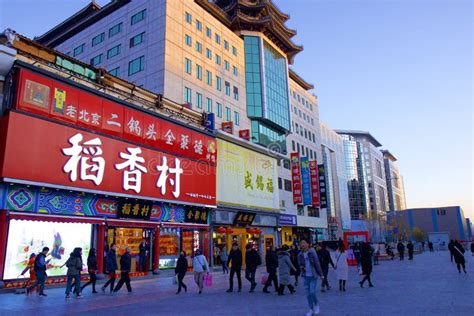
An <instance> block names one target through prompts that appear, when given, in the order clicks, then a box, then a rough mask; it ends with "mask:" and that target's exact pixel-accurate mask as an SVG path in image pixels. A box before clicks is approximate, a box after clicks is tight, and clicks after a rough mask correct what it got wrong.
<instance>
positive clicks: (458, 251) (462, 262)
mask: <svg viewBox="0 0 474 316" xmlns="http://www.w3.org/2000/svg"><path fill="white" fill-rule="evenodd" d="M464 252H465V250H464V247H463V246H462V245H461V244H460V243H459V242H458V241H457V240H456V241H454V242H453V256H454V262H456V266H457V268H458V272H459V273H461V267H462V269H463V271H464V273H467V271H466V259H465V258H464Z"/></svg>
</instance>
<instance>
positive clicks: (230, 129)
mask: <svg viewBox="0 0 474 316" xmlns="http://www.w3.org/2000/svg"><path fill="white" fill-rule="evenodd" d="M222 130H223V131H224V132H226V133H229V134H233V133H234V123H233V122H230V121H229V122H222Z"/></svg>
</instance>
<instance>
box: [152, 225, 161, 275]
mask: <svg viewBox="0 0 474 316" xmlns="http://www.w3.org/2000/svg"><path fill="white" fill-rule="evenodd" d="M154 237H155V238H154V240H153V273H158V271H159V269H160V228H159V227H157V228H155V236H154Z"/></svg>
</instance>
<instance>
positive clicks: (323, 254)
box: [317, 244, 334, 292]
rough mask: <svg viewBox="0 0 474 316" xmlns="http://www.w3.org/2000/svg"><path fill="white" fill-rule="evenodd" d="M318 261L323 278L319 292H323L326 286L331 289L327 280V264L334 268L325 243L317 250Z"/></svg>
mask: <svg viewBox="0 0 474 316" xmlns="http://www.w3.org/2000/svg"><path fill="white" fill-rule="evenodd" d="M317 254H318V258H319V263H320V264H321V269H322V270H323V276H324V280H323V282H322V284H321V292H325V290H324V288H325V287H326V289H327V290H329V289H331V287H330V286H329V282H328V274H329V265H331V266H332V268H333V269H334V262H333V261H332V258H331V254H330V253H329V251H328V250H327V248H326V245H325V244H322V245H321V248H320V249H319V250H318V252H317Z"/></svg>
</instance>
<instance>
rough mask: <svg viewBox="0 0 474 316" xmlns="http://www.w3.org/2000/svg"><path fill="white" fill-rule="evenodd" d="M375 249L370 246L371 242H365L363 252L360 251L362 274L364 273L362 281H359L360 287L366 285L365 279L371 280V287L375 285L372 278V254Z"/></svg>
mask: <svg viewBox="0 0 474 316" xmlns="http://www.w3.org/2000/svg"><path fill="white" fill-rule="evenodd" d="M373 252H374V250H373V249H372V247H370V244H369V243H368V242H367V243H365V244H363V246H362V249H361V252H360V261H361V266H362V274H363V275H364V278H363V279H362V281H360V282H359V284H360V287H361V288H363V287H364V283H365V281H369V287H374V285H373V284H372V280H371V279H370V276H371V274H372V255H373Z"/></svg>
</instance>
